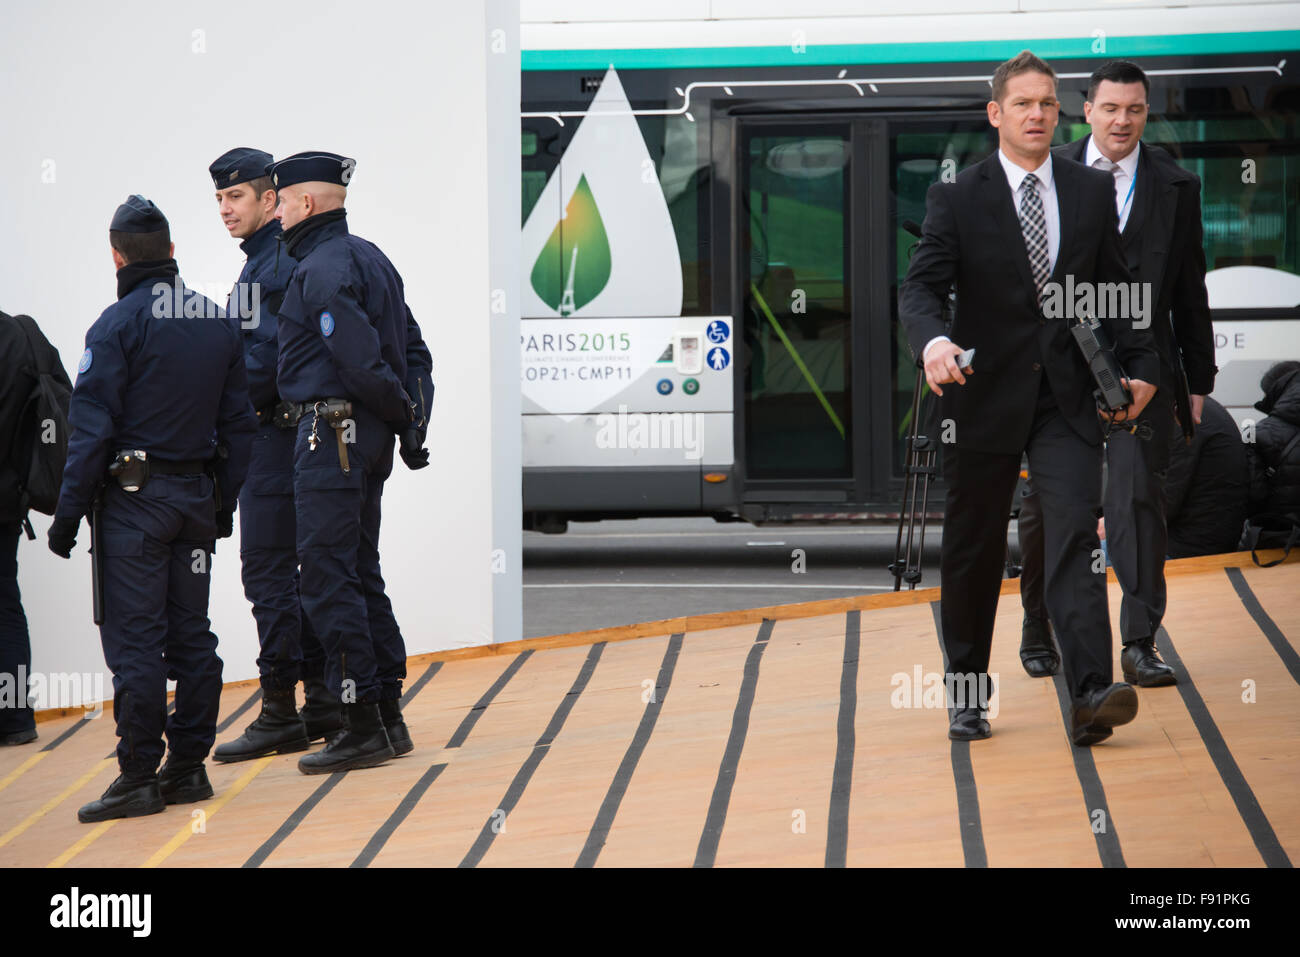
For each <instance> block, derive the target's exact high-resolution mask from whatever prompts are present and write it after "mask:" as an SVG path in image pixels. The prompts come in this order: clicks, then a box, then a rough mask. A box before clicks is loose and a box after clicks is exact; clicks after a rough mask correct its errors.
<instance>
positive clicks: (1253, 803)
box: [1156, 626, 1291, 867]
mask: <svg viewBox="0 0 1300 957" xmlns="http://www.w3.org/2000/svg"><path fill="white" fill-rule="evenodd" d="M1156 647H1157V648H1158V649H1159V650H1160V654H1161V655H1162V656H1163V657H1164V659H1165V661H1166V662H1167V663H1168V664H1169V666H1170V667H1171V668H1173V669H1174V671H1176V672H1178V684H1176V685H1175V686H1174V687H1176V688H1177V689H1178V693H1179V694H1180V695H1182V698H1183V705H1184V707H1186V708H1187V711H1188V713H1189V714H1190V715H1191V716H1192V723H1193V724H1195V725H1196V730H1197V731H1198V732H1200V735H1201V741H1202V742H1204V744H1205V750H1206V751H1208V752H1209V753H1210V758H1211V759H1212V760H1213V761H1214V766H1215V767H1216V768H1218V770H1219V777H1221V778H1222V779H1223V786H1224V787H1226V788H1227V789H1228V793H1229V794H1230V795H1232V801H1233V803H1234V804H1236V805H1237V813H1238V814H1240V815H1241V820H1242V822H1243V823H1244V824H1245V825H1246V830H1248V831H1249V832H1250V837H1251V840H1253V841H1254V842H1255V847H1256V848H1257V849H1258V850H1259V856H1260V857H1262V858H1263V859H1264V863H1265V865H1267V866H1268V867H1290V866H1291V858H1289V857H1288V856H1287V853H1286V851H1285V850H1283V849H1282V844H1281V842H1280V841H1278V839H1277V835H1276V834H1275V833H1273V825H1272V824H1270V823H1269V822H1268V817H1267V816H1266V815H1265V814H1264V809H1263V808H1261V807H1260V806H1259V801H1258V800H1257V799H1256V798H1255V792H1254V791H1252V790H1251V787H1250V785H1249V784H1248V783H1247V782H1246V776H1245V775H1244V774H1242V773H1241V768H1239V767H1237V762H1236V759H1234V758H1233V756H1232V752H1231V751H1230V750H1228V742H1226V741H1225V740H1224V739H1223V734H1222V733H1220V731H1219V726H1218V725H1217V724H1215V723H1214V718H1212V717H1210V709H1209V708H1207V707H1206V705H1205V699H1204V698H1202V697H1201V693H1200V692H1199V691H1197V690H1196V684H1195V683H1194V682H1193V681H1192V676H1191V673H1190V672H1189V671H1188V670H1187V665H1186V664H1184V662H1183V659H1182V658H1181V657H1179V655H1178V650H1177V649H1176V648H1175V647H1174V641H1173V639H1172V638H1171V637H1169V632H1168V631H1167V630H1166V629H1165V628H1164V626H1161V627H1160V628H1159V630H1157V631H1156Z"/></svg>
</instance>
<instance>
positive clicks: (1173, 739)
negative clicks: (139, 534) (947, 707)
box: [0, 556, 1300, 867]
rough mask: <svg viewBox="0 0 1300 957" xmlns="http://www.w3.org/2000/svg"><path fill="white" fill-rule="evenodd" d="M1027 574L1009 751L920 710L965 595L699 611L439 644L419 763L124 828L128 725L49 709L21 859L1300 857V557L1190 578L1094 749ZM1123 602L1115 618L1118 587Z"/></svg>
mask: <svg viewBox="0 0 1300 957" xmlns="http://www.w3.org/2000/svg"><path fill="white" fill-rule="evenodd" d="M1006 586H1007V587H1005V588H1004V595H1003V599H1002V602H1001V604H1000V607H999V614H998V619H997V623H996V629H995V636H994V649H993V660H992V665H991V669H990V670H991V671H992V672H993V673H994V674H995V675H996V676H997V677H996V679H995V680H996V682H997V690H998V700H997V709H998V710H997V713H996V715H995V716H994V717H993V719H992V725H993V729H994V734H993V737H992V738H991V739H989V740H987V741H980V742H974V743H971V744H964V743H959V744H954V743H952V742H949V741H948V740H947V736H946V731H947V713H946V711H944V710H943V709H942V708H935V707H925V706H912V705H913V704H917V705H922V704H923V703H924V702H923V701H922V700H917V701H915V702H914V701H913V699H912V695H911V693H910V687H911V684H912V683H913V682H914V681H915V677H916V676H917V675H918V674H919V675H922V676H925V675H931V674H942V671H943V657H942V650H941V646H940V642H939V638H938V634H937V631H936V616H935V610H936V608H937V606H935V605H933V604H932V601H933V600H934V599H937V597H938V593H937V590H935V591H931V592H929V593H914V594H912V595H910V596H901V597H896V596H886V597H884V598H882V599H877V598H863V599H854V600H852V601H850V602H845V601H844V600H837V601H836V602H828V603H808V604H807V605H804V606H798V607H790V608H784V609H780V608H778V609H768V610H765V614H766V615H767V616H768V617H767V618H766V619H764V616H763V615H758V616H755V615H749V614H747V613H737V615H736V617H735V618H734V619H733V620H734V622H735V623H731V624H728V623H727V619H726V618H725V617H722V616H708V617H707V618H705V619H702V620H691V619H676V620H673V621H670V622H668V623H666V624H665V625H664V626H663V627H662V628H660V629H659V630H660V631H661V632H663V633H661V634H649V633H648V632H652V631H653V630H655V629H654V628H653V627H652V626H649V625H647V626H639V627H638V628H637V629H633V630H628V629H611V630H610V631H609V632H605V633H599V634H592V635H587V636H581V635H578V636H563V637H557V638H552V639H538V640H536V641H533V642H517V643H512V644H511V645H508V646H504V645H503V646H496V647H494V648H492V649H487V651H491V652H494V653H490V654H483V653H479V656H478V657H469V656H467V655H466V654H465V653H464V652H455V653H448V654H444V655H424V656H420V657H419V658H414V659H412V661H411V663H410V668H409V672H410V674H409V677H408V681H407V701H406V703H405V716H406V720H407V724H408V725H409V727H410V729H411V734H412V737H413V738H414V740H415V742H416V749H415V751H414V752H413V753H412V754H410V755H407V756H405V757H402V758H399V759H396V760H393V761H391V762H389V763H388V764H387V765H385V766H383V767H380V768H374V769H369V770H364V771H357V772H352V773H350V774H345V775H328V776H315V777H307V776H305V775H302V774H300V773H298V770H297V767H296V764H297V759H298V757H299V755H284V756H275V757H271V758H266V759H262V760H258V761H251V762H246V763H241V764H233V765H219V764H214V763H212V762H209V774H210V776H211V778H212V783H213V786H214V788H215V789H216V795H215V796H214V798H213V799H211V800H209V801H206V802H202V803H200V804H197V805H188V806H178V807H172V808H169V809H168V810H167V811H166V812H165V813H163V814H157V815H152V816H149V817H146V818H138V819H133V820H125V821H117V822H111V823H108V824H104V825H83V824H80V823H78V822H77V819H76V809H77V808H78V807H79V806H80V805H81V804H83V803H85V802H87V801H90V800H92V799H94V798H95V797H97V796H98V795H99V794H100V793H101V792H102V791H103V789H104V788H105V787H106V786H107V785H108V783H109V782H110V781H111V780H112V779H113V777H114V776H115V774H116V762H115V761H113V760H109V759H108V758H109V755H110V754H111V752H112V750H113V748H114V746H115V743H116V738H115V737H114V734H113V723H112V716H111V714H105V715H104V716H102V717H99V718H96V719H93V720H83V719H82V718H81V717H80V715H68V716H64V717H53V718H50V719H48V720H43V721H42V722H41V724H40V725H39V731H40V739H39V741H38V742H36V744H34V745H32V746H29V747H22V748H6V749H4V750H3V751H0V866H6V865H7V866H47V865H54V866H62V865H73V866H84V867H138V866H158V865H161V866H168V867H172V866H178V867H242V866H261V867H277V866H313V867H344V866H375V867H384V866H444V867H454V866H494V867H512V866H545V867H571V866H574V865H581V866H592V865H594V866H643V867H644V866H662V867H678V866H691V865H701V866H757V865H772V864H776V865H791V866H813V867H820V866H824V865H826V864H848V865H849V866H926V867H936V866H937V867H961V866H964V865H966V866H984V865H987V866H994V867H998V866H1013V865H1029V866H1072V867H1097V866H1121V865H1127V866H1130V867H1134V866H1138V867H1169V866H1270V865H1271V866H1285V865H1286V864H1288V863H1294V862H1296V861H1297V860H1300V694H1298V693H1297V691H1298V689H1297V685H1298V684H1300V658H1298V657H1297V654H1296V653H1297V650H1298V649H1300V562H1288V563H1286V564H1284V565H1282V566H1279V567H1276V568H1272V569H1259V568H1255V567H1253V566H1251V565H1245V566H1243V565H1242V564H1241V561H1240V559H1239V557H1236V556H1234V557H1225V558H1224V559H1223V561H1221V562H1216V561H1206V560H1196V561H1195V562H1191V563H1186V564H1182V567H1180V563H1171V566H1170V575H1169V591H1170V599H1169V613H1168V615H1167V617H1166V621H1165V630H1164V631H1163V632H1162V634H1161V635H1160V637H1159V640H1160V643H1161V649H1162V652H1164V656H1165V659H1166V660H1167V661H1170V662H1171V663H1174V662H1175V661H1176V662H1177V664H1176V667H1177V669H1178V671H1179V675H1180V683H1179V685H1177V686H1175V687H1170V688H1157V689H1142V690H1141V691H1140V692H1139V698H1140V711H1139V714H1138V717H1137V719H1136V721H1134V722H1133V723H1132V724H1131V725H1129V726H1126V727H1124V728H1123V729H1121V730H1120V731H1118V732H1117V733H1116V734H1115V736H1114V737H1113V738H1112V739H1111V740H1110V741H1108V742H1106V743H1104V744H1102V745H1099V746H1097V747H1094V748H1092V749H1086V750H1085V749H1075V748H1073V747H1072V746H1071V745H1070V743H1069V740H1068V738H1067V736H1066V731H1065V718H1064V717H1063V714H1062V697H1061V694H1062V692H1061V680H1060V679H1059V678H1058V679H1056V680H1047V679H1040V680H1035V679H1031V678H1029V677H1027V676H1026V675H1025V674H1024V673H1023V671H1022V670H1021V668H1020V663H1019V657H1018V655H1017V650H1018V644H1019V628H1020V608H1019V603H1018V601H1017V599H1016V597H1015V595H1014V587H1015V586H1014V583H1006ZM1110 608H1111V617H1112V622H1113V625H1114V627H1116V628H1117V627H1118V609H1119V591H1118V588H1117V587H1116V586H1115V585H1114V584H1113V583H1112V584H1111V587H1110ZM773 619H775V620H773ZM697 623H698V624H699V625H700V626H701V627H696V624H697ZM670 631H671V632H672V633H671V634H670V633H669V632H670ZM1118 652H1119V648H1118V646H1117V647H1116V649H1115V653H1116V674H1117V676H1118V674H1119V666H1118ZM900 689H901V690H900ZM904 692H907V693H906V694H904ZM900 695H901V699H900ZM900 704H901V705H903V706H900ZM257 708H258V701H257V688H256V684H255V683H250V682H242V683H239V684H236V685H230V686H228V687H227V688H226V689H225V692H224V694H223V697H222V705H221V720H222V721H223V722H224V723H225V724H226V725H227V727H226V728H225V729H224V730H223V731H222V732H221V733H220V734H219V736H218V740H219V741H220V740H229V739H231V738H232V737H234V736H236V735H237V734H238V733H239V731H240V730H241V729H242V728H243V726H244V725H245V724H246V723H247V722H248V721H250V720H251V719H252V717H253V716H255V714H256V711H257Z"/></svg>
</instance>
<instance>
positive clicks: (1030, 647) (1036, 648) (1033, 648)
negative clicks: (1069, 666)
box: [1020, 617, 1061, 678]
mask: <svg viewBox="0 0 1300 957" xmlns="http://www.w3.org/2000/svg"><path fill="white" fill-rule="evenodd" d="M1020 663H1021V664H1022V665H1024V666H1025V674H1027V675H1029V677H1031V678H1050V677H1051V676H1052V675H1054V674H1056V673H1057V672H1058V671H1059V670H1060V669H1061V656H1060V655H1059V654H1058V653H1057V651H1056V642H1054V641H1053V640H1052V625H1051V622H1049V621H1047V619H1045V618H1028V617H1026V618H1025V621H1024V624H1023V625H1021V628H1020Z"/></svg>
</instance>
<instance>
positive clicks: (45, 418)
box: [13, 316, 72, 538]
mask: <svg viewBox="0 0 1300 957" xmlns="http://www.w3.org/2000/svg"><path fill="white" fill-rule="evenodd" d="M13 319H14V321H15V322H17V323H18V326H19V328H21V329H22V331H23V334H24V335H25V336H26V337H27V344H28V346H30V348H31V354H32V358H33V359H34V361H35V368H34V369H33V368H25V369H24V370H23V371H25V372H27V373H28V374H29V375H31V376H32V377H33V378H34V380H35V381H34V382H33V384H32V389H31V392H29V393H28V395H27V399H26V401H25V402H24V403H23V407H22V411H21V412H20V413H19V417H18V433H17V435H16V436H15V441H14V455H13V461H14V463H15V468H16V470H17V473H18V476H19V491H20V493H21V501H20V504H19V511H20V512H21V513H22V514H23V516H24V517H23V523H24V524H25V525H26V528H27V537H28V538H32V537H34V534H33V532H32V528H31V523H30V522H28V521H27V519H26V514H27V511H28V509H33V508H34V509H36V511H38V512H43V513H44V514H46V515H53V514H54V507H55V506H56V505H57V504H58V502H59V488H60V486H61V485H62V484H63V466H64V464H65V463H66V462H67V460H68V434H69V427H68V405H69V403H70V402H71V400H72V388H71V385H70V383H69V382H68V378H67V375H66V373H64V372H63V369H62V367H61V366H60V367H59V368H58V373H59V374H58V375H56V374H55V371H54V368H53V367H52V366H51V364H50V361H49V353H50V352H51V351H52V349H51V348H50V347H49V346H48V344H47V343H46V341H45V337H44V336H42V335H41V333H40V330H39V329H38V328H37V326H36V322H35V321H34V320H33V319H32V317H31V316H14V317H13ZM55 361H56V363H57V359H56V360H55Z"/></svg>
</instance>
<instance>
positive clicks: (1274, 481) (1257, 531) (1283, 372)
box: [1246, 360, 1300, 549]
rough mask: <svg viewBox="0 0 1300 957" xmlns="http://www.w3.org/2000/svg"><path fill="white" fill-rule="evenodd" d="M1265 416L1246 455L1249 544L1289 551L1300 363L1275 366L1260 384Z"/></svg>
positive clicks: (1297, 497)
mask: <svg viewBox="0 0 1300 957" xmlns="http://www.w3.org/2000/svg"><path fill="white" fill-rule="evenodd" d="M1259 387H1260V389H1262V390H1263V392H1264V398H1262V399H1260V400H1259V401H1258V402H1256V403H1255V408H1257V409H1258V410H1259V411H1261V412H1263V413H1264V414H1265V418H1263V419H1261V420H1260V421H1259V422H1258V423H1257V424H1256V425H1255V441H1254V442H1248V443H1247V447H1248V448H1249V450H1250V452H1249V455H1248V461H1249V463H1250V510H1249V515H1250V523H1251V529H1250V530H1249V531H1248V532H1247V542H1246V543H1247V544H1248V545H1250V546H1251V547H1258V548H1288V549H1289V547H1290V546H1293V545H1295V544H1297V543H1300V361H1295V360H1291V361H1288V362H1279V363H1278V364H1277V365H1275V366H1273V367H1272V368H1271V369H1269V370H1268V371H1267V372H1265V373H1264V376H1263V378H1261V379H1260V380H1259Z"/></svg>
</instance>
